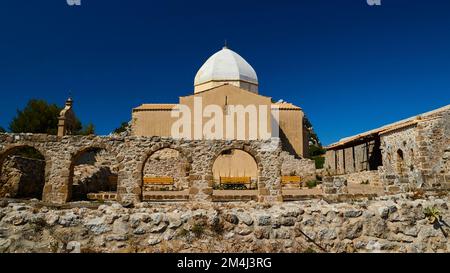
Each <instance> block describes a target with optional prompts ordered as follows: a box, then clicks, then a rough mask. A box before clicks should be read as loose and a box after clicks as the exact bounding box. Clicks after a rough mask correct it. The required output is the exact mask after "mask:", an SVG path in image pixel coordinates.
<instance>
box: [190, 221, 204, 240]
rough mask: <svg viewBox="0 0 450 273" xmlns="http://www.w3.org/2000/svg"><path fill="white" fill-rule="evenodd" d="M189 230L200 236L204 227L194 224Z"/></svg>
mask: <svg viewBox="0 0 450 273" xmlns="http://www.w3.org/2000/svg"><path fill="white" fill-rule="evenodd" d="M191 231H192V233H194V235H195V237H197V238H200V237H201V236H202V235H203V233H204V232H205V227H204V226H203V225H200V224H195V225H194V226H193V227H192V230H191Z"/></svg>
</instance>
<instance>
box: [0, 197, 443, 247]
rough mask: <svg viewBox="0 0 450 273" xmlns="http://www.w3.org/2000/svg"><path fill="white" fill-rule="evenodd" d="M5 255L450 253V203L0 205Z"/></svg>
mask: <svg viewBox="0 0 450 273" xmlns="http://www.w3.org/2000/svg"><path fill="white" fill-rule="evenodd" d="M0 201H1V202H0V253H3V252H14V253H17V252H58V253H68V252H73V253H78V252H91V253H93V252H103V253H105V252H106V253H111V252H121V253H125V252H131V253H135V252H147V253H161V252H162V253H167V252H194V253H195V252H207V253H211V252H213V253H223V252H232V253H235V252H239V253H260V252H277V253H279V252H281V253H288V252H290V253H298V252H312V251H314V252H332V253H334V252H346V253H353V252H395V253H402V252H409V253H415V252H421V253H423V252H444V253H445V252H449V251H450V242H449V240H448V239H447V238H446V237H445V234H444V233H449V232H450V229H449V228H448V227H447V226H442V227H441V228H442V229H441V228H439V227H437V226H436V225H433V224H432V223H431V222H430V221H429V219H428V218H427V216H426V215H425V213H424V210H425V209H426V208H431V207H433V208H435V209H437V210H439V211H440V215H441V222H446V223H449V222H450V211H449V208H448V202H449V200H448V198H447V197H443V198H442V197H441V198H436V197H429V198H424V199H420V200H412V199H410V198H408V197H407V196H404V195H396V196H391V197H383V198H377V199H376V200H372V201H367V200H365V201H364V200H362V201H359V202H356V203H353V204H349V203H340V204H329V203H327V202H325V201H321V200H311V201H304V202H290V203H277V204H273V205H267V204H260V203H257V202H245V203H239V202H236V203H221V204H217V203H202V204H194V203H185V204H183V205H182V206H180V205H179V204H173V203H172V204H169V203H167V204H164V203H156V204H155V203H138V204H136V207H135V208H125V207H123V206H121V205H120V204H119V203H112V204H108V205H101V206H99V207H98V208H91V209H88V208H83V207H73V208H66V209H56V208H51V207H45V206H42V204H39V205H38V204H34V203H32V202H31V203H28V204H26V203H17V201H16V202H14V201H9V202H8V201H5V200H0Z"/></svg>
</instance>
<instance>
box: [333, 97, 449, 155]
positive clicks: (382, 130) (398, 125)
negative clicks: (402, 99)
mask: <svg viewBox="0 0 450 273" xmlns="http://www.w3.org/2000/svg"><path fill="white" fill-rule="evenodd" d="M444 111H450V105H447V106H444V107H441V108H438V109H436V110H433V111H430V112H426V113H423V114H420V115H417V116H414V117H410V118H407V119H403V120H400V121H397V122H394V123H391V124H388V125H385V126H382V127H379V128H377V129H373V130H370V131H367V132H364V133H361V134H358V135H355V136H351V137H346V138H343V139H341V140H340V141H338V142H336V143H333V144H330V145H328V146H327V147H325V148H326V149H327V150H333V149H336V148H339V147H342V146H345V145H347V144H350V143H351V142H356V141H360V140H363V139H365V138H371V137H375V136H379V135H383V134H386V133H389V132H392V131H394V130H398V129H402V128H406V127H409V126H414V125H416V124H417V123H419V122H420V121H423V120H426V119H428V118H430V116H433V115H435V114H439V113H441V112H444Z"/></svg>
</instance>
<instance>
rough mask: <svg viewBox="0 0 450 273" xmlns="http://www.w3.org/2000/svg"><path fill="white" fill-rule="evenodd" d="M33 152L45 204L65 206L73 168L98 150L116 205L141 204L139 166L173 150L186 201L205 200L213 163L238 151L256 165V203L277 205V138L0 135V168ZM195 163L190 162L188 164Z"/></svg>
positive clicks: (278, 171) (210, 195)
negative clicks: (183, 169) (182, 169)
mask: <svg viewBox="0 0 450 273" xmlns="http://www.w3.org/2000/svg"><path fill="white" fill-rule="evenodd" d="M26 146H29V147H33V148H35V149H36V150H37V151H39V152H40V153H41V154H42V155H43V156H44V158H45V163H46V164H45V166H46V167H45V186H44V191H43V196H42V199H43V201H45V202H51V203H59V204H61V203H65V202H67V201H69V200H70V199H71V192H72V183H73V175H74V174H73V173H74V167H75V165H76V162H77V160H78V159H79V158H80V156H82V155H83V154H84V153H86V152H90V151H92V150H99V149H100V150H104V153H103V155H102V162H101V165H102V166H108V167H109V168H110V170H111V171H112V173H117V175H118V181H117V199H118V201H119V202H122V203H137V202H139V201H141V198H142V188H143V185H142V184H143V173H144V167H145V163H146V162H147V160H148V158H149V157H151V156H152V154H154V153H155V152H157V151H159V150H161V149H164V148H170V149H174V150H177V151H178V152H179V153H180V154H181V156H183V158H185V159H186V160H187V162H188V163H189V164H190V166H191V167H190V170H189V177H188V182H189V198H190V199H191V200H194V201H195V200H196V201H205V200H211V198H212V193H213V188H212V186H213V175H212V167H213V164H214V160H215V159H216V158H217V157H218V156H219V155H220V154H221V153H222V152H223V151H226V150H229V149H240V150H243V151H245V152H247V153H249V154H250V155H252V157H253V158H254V159H255V161H256V163H257V165H258V173H259V174H258V181H259V183H258V192H259V196H258V199H259V200H260V201H267V202H276V201H282V195H281V186H280V173H281V162H280V160H279V154H280V152H281V144H280V141H279V139H278V138H274V139H270V140H261V141H238V140H233V141H189V140H181V139H180V140H175V139H171V138H161V137H134V136H131V137H120V136H108V137H99V136H64V137H57V136H51V135H37V134H0V165H2V164H3V161H4V160H5V158H7V156H8V155H10V154H13V153H14V151H15V150H18V149H20V148H22V147H26ZM194 159H195V160H194Z"/></svg>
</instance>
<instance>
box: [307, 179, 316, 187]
mask: <svg viewBox="0 0 450 273" xmlns="http://www.w3.org/2000/svg"><path fill="white" fill-rule="evenodd" d="M306 186H307V187H308V188H309V189H312V188H314V187H316V186H317V180H310V181H308V182H306Z"/></svg>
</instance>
